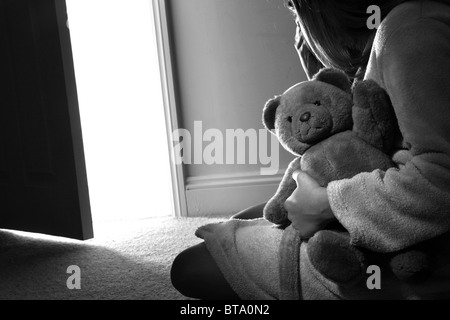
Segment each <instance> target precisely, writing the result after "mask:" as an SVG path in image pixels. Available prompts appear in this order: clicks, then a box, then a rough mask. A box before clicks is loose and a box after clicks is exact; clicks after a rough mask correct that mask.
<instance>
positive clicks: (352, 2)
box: [286, 0, 408, 78]
mask: <svg viewBox="0 0 450 320" xmlns="http://www.w3.org/2000/svg"><path fill="white" fill-rule="evenodd" d="M406 1H408V0H289V1H287V3H286V5H287V7H288V8H289V9H291V10H292V11H293V12H294V13H295V15H296V18H297V23H298V24H299V27H300V29H301V32H302V35H301V36H302V37H303V38H304V40H305V41H306V43H307V45H308V47H309V49H310V50H311V51H312V52H313V53H314V55H315V56H316V58H317V59H318V60H319V61H320V62H321V63H322V64H323V65H324V66H326V67H332V68H337V69H340V70H342V71H344V72H345V73H347V75H348V76H349V77H351V78H360V77H361V76H363V74H364V72H365V69H366V67H367V63H368V61H369V57H370V53H371V49H372V44H373V40H374V38H375V34H376V30H370V29H369V28H368V27H367V20H368V18H369V16H370V14H368V13H367V9H368V8H369V6H371V5H377V6H378V7H379V8H380V9H381V19H384V17H386V16H387V15H388V13H389V12H390V11H391V10H392V9H393V8H394V7H396V6H397V5H399V4H400V3H403V2H406Z"/></svg>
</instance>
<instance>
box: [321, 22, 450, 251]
mask: <svg viewBox="0 0 450 320" xmlns="http://www.w3.org/2000/svg"><path fill="white" fill-rule="evenodd" d="M374 46H376V47H377V48H376V50H375V53H376V55H377V61H376V67H377V68H378V71H377V73H378V75H379V77H380V78H381V82H382V83H383V85H384V87H385V88H386V90H387V92H388V93H389V95H390V97H391V100H392V103H393V106H394V108H395V112H396V115H397V118H398V122H399V127H400V130H401V133H402V135H403V141H404V145H405V146H407V149H408V152H409V153H410V157H409V161H407V162H406V163H405V164H404V165H402V166H399V167H398V168H393V169H390V170H388V171H386V172H383V171H375V172H371V173H363V174H359V175H357V176H355V177H354V178H352V179H348V180H341V181H335V182H332V183H330V184H329V186H328V188H327V191H328V197H329V200H330V204H331V208H332V210H333V212H334V214H335V216H336V218H337V219H338V220H339V221H340V222H341V224H342V225H343V226H344V227H345V228H346V229H347V230H348V231H349V233H350V236H351V242H352V243H353V244H355V245H358V246H362V247H365V248H368V249H371V250H374V251H378V252H392V251H396V250H400V249H403V248H406V247H409V246H411V245H414V244H417V243H419V242H421V241H424V240H428V239H431V238H433V237H435V236H438V235H441V234H443V233H445V232H447V231H449V230H450V25H449V24H448V21H447V23H446V22H445V21H440V20H437V19H431V18H421V19H417V20H416V21H413V22H410V23H404V24H402V25H401V26H400V27H399V28H397V29H396V30H394V31H393V32H391V33H390V34H389V35H388V36H386V37H384V38H383V39H381V40H380V43H376V44H375V45H374Z"/></svg>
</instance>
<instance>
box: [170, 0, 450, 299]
mask: <svg viewBox="0 0 450 320" xmlns="http://www.w3.org/2000/svg"><path fill="white" fill-rule="evenodd" d="M449 2H450V1H449V0H440V1H438V0H434V1H432V0H429V1H427V0H416V1H395V0H379V1H365V0H321V1H317V0H292V1H289V2H288V6H289V8H290V9H291V10H292V11H293V13H294V15H295V17H296V22H297V27H298V28H297V36H296V47H297V51H298V52H299V55H300V58H301V62H302V65H303V67H304V68H305V72H306V73H307V75H308V76H309V77H311V76H312V75H313V74H315V73H316V72H317V71H318V70H319V69H320V68H321V67H323V66H326V67H333V68H336V69H340V70H342V71H344V72H346V73H347V74H348V75H349V76H350V77H351V78H352V79H355V80H362V79H373V80H375V81H376V82H377V83H378V84H379V85H381V86H382V87H383V88H385V89H386V91H387V92H388V94H389V95H390V97H391V100H392V104H393V106H394V109H395V112H396V116H397V120H398V123H399V128H400V131H401V133H399V135H398V137H397V138H398V139H397V145H396V146H397V150H396V152H395V153H394V154H393V155H392V158H393V160H394V162H395V163H397V164H398V165H397V167H395V168H392V169H390V170H388V171H386V172H381V171H375V172H371V173H362V174H359V175H357V176H355V177H354V178H352V179H348V180H341V181H335V182H332V183H330V184H329V185H328V186H327V188H322V187H320V186H319V185H318V184H317V183H316V182H315V181H314V180H313V179H312V178H311V177H309V176H307V175H306V174H303V173H301V172H297V173H296V174H294V179H295V180H296V181H297V184H298V186H299V187H298V188H297V190H296V191H295V192H294V193H293V195H292V196H291V197H290V198H289V199H288V200H287V201H286V203H285V207H286V209H287V210H288V212H289V219H290V220H291V222H292V225H291V226H290V227H289V228H287V229H286V230H284V231H283V230H279V229H276V228H273V226H271V225H270V223H268V222H266V221H265V220H264V219H254V218H259V217H261V216H262V208H263V205H260V206H257V207H254V208H251V209H248V210H246V211H244V212H242V213H241V214H239V215H237V216H235V217H234V219H231V220H230V221H227V222H224V223H221V224H212V225H208V226H204V227H202V228H200V229H199V230H198V231H197V235H198V236H199V237H201V238H203V239H204V240H205V242H203V243H201V244H199V245H197V246H195V247H192V248H190V249H188V250H186V251H184V252H182V253H181V254H180V255H179V256H178V257H177V258H176V259H175V261H174V263H173V266H172V282H173V285H174V286H175V287H176V288H177V289H178V290H179V291H180V292H181V293H183V294H184V295H186V296H189V297H193V298H200V299H239V298H240V299H361V298H363V299H370V298H395V299H408V298H442V297H445V296H446V295H447V296H448V294H449V293H450V243H449V242H448V241H447V243H449V244H448V245H444V244H443V243H440V245H439V246H437V247H436V248H435V250H434V253H435V256H436V261H435V263H434V265H433V273H432V275H431V276H430V278H429V279H427V280H426V281H424V282H422V283H418V284H415V285H410V284H408V283H404V282H401V281H399V280H396V279H393V278H392V279H391V278H389V277H388V276H385V273H383V270H381V273H382V288H381V290H369V288H367V286H366V283H361V284H360V285H355V286H352V287H346V288H342V287H340V286H338V285H337V284H335V283H333V282H331V281H329V280H328V279H326V278H324V277H323V276H322V275H321V274H320V273H319V272H318V271H317V270H315V269H314V267H313V266H312V264H311V263H310V261H309V259H308V254H307V242H305V241H302V239H308V238H309V237H311V236H313V235H314V234H315V233H316V232H317V231H319V230H321V228H322V227H323V225H324V222H328V221H331V220H334V219H336V220H338V221H339V222H340V223H341V224H342V225H343V226H344V227H345V228H346V229H347V230H348V232H349V234H350V237H351V243H352V244H354V245H357V246H359V247H362V248H366V249H369V250H371V251H374V252H382V253H389V252H394V251H398V250H402V249H405V248H408V247H410V246H412V245H415V244H419V243H422V242H424V241H427V240H430V239H435V238H437V237H439V236H445V234H447V233H448V231H449V230H450V3H449ZM371 5H377V6H378V7H379V8H380V9H381V18H382V22H381V25H380V26H379V27H378V29H374V30H371V29H369V28H368V25H367V19H368V18H369V16H370V14H367V9H368V7H369V6H371ZM244 219H253V220H244Z"/></svg>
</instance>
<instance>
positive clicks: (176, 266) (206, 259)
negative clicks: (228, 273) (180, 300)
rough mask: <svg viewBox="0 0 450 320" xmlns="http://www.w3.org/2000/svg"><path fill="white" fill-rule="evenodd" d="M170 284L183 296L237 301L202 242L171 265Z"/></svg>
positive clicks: (182, 254) (180, 255)
mask: <svg viewBox="0 0 450 320" xmlns="http://www.w3.org/2000/svg"><path fill="white" fill-rule="evenodd" d="M171 280H172V284H173V286H174V287H175V289H177V290H178V291H179V292H180V293H181V294H183V295H184V296H187V297H190V298H195V299H202V300H239V297H238V295H237V294H236V293H235V292H234V291H233V289H231V287H230V285H229V284H228V282H227V281H226V280H225V278H224V277H223V274H222V272H221V271H220V269H219V267H218V266H217V264H216V262H215V261H214V259H213V258H212V257H211V255H210V253H209V251H208V249H207V248H206V245H205V243H204V242H202V243H200V244H198V245H196V246H193V247H191V248H189V249H187V250H185V251H183V252H182V253H180V254H179V255H178V256H177V257H176V258H175V261H174V262H173V264H172V270H171Z"/></svg>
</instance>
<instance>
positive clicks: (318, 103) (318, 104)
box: [314, 100, 322, 106]
mask: <svg viewBox="0 0 450 320" xmlns="http://www.w3.org/2000/svg"><path fill="white" fill-rule="evenodd" d="M314 105H316V106H321V105H322V104H321V103H320V101H319V100H317V101H316V102H314Z"/></svg>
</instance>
